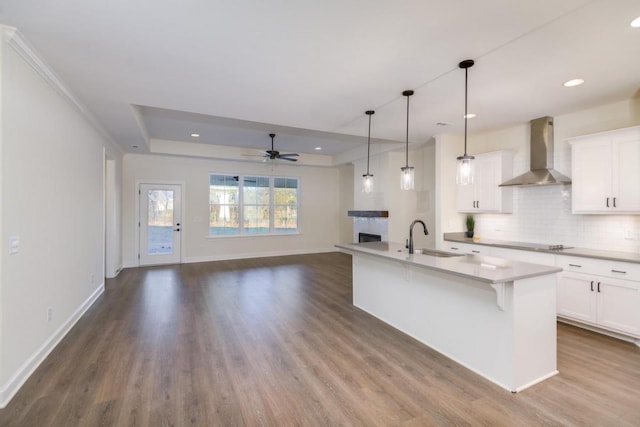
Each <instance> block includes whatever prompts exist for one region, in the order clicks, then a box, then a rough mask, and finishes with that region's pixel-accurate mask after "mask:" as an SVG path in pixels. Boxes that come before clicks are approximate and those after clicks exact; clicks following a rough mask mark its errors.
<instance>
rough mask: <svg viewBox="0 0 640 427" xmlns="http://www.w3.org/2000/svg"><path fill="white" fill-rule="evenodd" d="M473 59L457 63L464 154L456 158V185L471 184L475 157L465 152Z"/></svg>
mask: <svg viewBox="0 0 640 427" xmlns="http://www.w3.org/2000/svg"><path fill="white" fill-rule="evenodd" d="M473 64H474V61H473V59H467V60H464V61H462V62H461V63H459V64H458V67H460V68H463V69H464V154H463V155H462V156H460V157H458V158H457V160H458V167H457V168H456V183H457V184H458V185H470V184H473V160H474V159H475V157H473V156H469V155H468V154H467V119H468V116H469V115H468V113H467V85H468V72H469V68H471V67H473Z"/></svg>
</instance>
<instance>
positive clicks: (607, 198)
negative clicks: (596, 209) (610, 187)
mask: <svg viewBox="0 0 640 427" xmlns="http://www.w3.org/2000/svg"><path fill="white" fill-rule="evenodd" d="M607 207H609V198H608V197H607Z"/></svg>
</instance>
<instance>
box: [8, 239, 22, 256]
mask: <svg viewBox="0 0 640 427" xmlns="http://www.w3.org/2000/svg"><path fill="white" fill-rule="evenodd" d="M19 251H20V237H18V236H11V237H9V253H10V254H11V255H14V254H17V253H18V252H19Z"/></svg>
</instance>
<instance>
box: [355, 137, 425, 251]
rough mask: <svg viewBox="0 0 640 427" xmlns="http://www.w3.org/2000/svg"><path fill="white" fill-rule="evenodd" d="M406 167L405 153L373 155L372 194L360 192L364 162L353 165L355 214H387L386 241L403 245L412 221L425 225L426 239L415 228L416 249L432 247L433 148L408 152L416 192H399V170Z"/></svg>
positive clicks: (420, 230)
mask: <svg viewBox="0 0 640 427" xmlns="http://www.w3.org/2000/svg"><path fill="white" fill-rule="evenodd" d="M405 164H406V155H405V153H404V152H400V151H395V152H384V153H380V154H374V155H372V156H371V158H370V161H369V172H370V173H372V174H373V176H374V192H373V193H371V194H365V193H363V192H362V189H361V186H362V175H363V174H364V173H365V172H366V170H367V159H366V158H364V159H360V160H357V161H354V171H353V176H354V179H353V188H354V190H353V194H354V209H356V210H388V211H389V220H388V226H389V241H393V242H405V240H406V239H407V238H408V237H409V226H410V225H411V222H412V221H413V220H414V219H421V220H423V221H424V222H425V223H426V224H427V228H428V230H429V235H428V236H424V235H423V233H422V229H421V228H418V227H419V226H416V228H415V233H414V242H415V245H416V246H418V247H420V246H432V245H434V244H435V240H436V229H437V227H436V209H435V191H436V188H435V177H436V174H435V144H434V143H433V142H429V143H427V144H426V145H425V146H423V147H422V148H419V149H416V150H410V151H409V166H413V167H415V176H414V178H415V188H414V190H410V191H402V190H400V168H402V167H403V166H405Z"/></svg>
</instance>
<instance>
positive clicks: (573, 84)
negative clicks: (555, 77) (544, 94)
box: [562, 79, 584, 87]
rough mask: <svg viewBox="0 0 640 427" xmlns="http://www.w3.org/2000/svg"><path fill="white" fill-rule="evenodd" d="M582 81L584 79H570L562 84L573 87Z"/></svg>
mask: <svg viewBox="0 0 640 427" xmlns="http://www.w3.org/2000/svg"><path fill="white" fill-rule="evenodd" d="M582 83H584V80H582V79H571V80H569V81H566V82H564V83H562V84H563V85H564V87H574V86H580V85H581V84H582Z"/></svg>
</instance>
